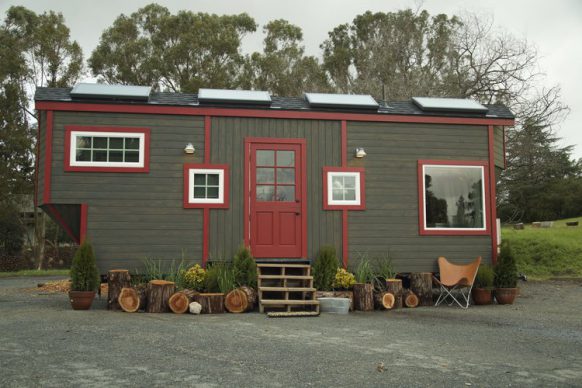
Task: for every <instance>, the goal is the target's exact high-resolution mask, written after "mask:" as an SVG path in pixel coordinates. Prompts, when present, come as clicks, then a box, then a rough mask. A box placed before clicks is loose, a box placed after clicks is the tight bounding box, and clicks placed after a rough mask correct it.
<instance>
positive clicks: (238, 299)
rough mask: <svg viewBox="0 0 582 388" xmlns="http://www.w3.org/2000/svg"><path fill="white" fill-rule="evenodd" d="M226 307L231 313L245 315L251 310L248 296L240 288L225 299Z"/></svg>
mask: <svg viewBox="0 0 582 388" xmlns="http://www.w3.org/2000/svg"><path fill="white" fill-rule="evenodd" d="M224 307H226V310H227V311H228V312H231V313H244V312H245V311H247V309H248V308H249V300H248V298H247V294H245V293H244V292H243V291H241V290H240V289H238V288H237V289H235V290H232V291H230V292H229V293H228V294H226V296H225V297H224Z"/></svg>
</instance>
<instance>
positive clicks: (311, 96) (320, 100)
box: [305, 93, 378, 109]
mask: <svg viewBox="0 0 582 388" xmlns="http://www.w3.org/2000/svg"><path fill="white" fill-rule="evenodd" d="M305 99H306V100H307V102H309V105H310V106H314V107H322V108H360V109H378V103H377V102H376V100H374V99H373V98H372V96H370V95H369V94H331V93H305Z"/></svg>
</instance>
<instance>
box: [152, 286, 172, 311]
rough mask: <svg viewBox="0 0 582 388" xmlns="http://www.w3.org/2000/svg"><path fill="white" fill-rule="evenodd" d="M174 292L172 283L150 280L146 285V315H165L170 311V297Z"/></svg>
mask: <svg viewBox="0 0 582 388" xmlns="http://www.w3.org/2000/svg"><path fill="white" fill-rule="evenodd" d="M175 291H176V285H175V284H174V283H173V282H168V281H165V280H152V281H150V283H149V284H148V291H147V296H148V302H147V306H146V312H148V313H167V312H169V311H170V306H169V303H168V302H169V300H170V296H172V294H174V292H175Z"/></svg>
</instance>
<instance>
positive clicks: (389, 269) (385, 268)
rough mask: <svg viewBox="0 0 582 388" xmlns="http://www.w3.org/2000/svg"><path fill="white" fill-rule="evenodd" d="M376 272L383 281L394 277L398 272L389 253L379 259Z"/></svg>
mask: <svg viewBox="0 0 582 388" xmlns="http://www.w3.org/2000/svg"><path fill="white" fill-rule="evenodd" d="M374 272H375V275H376V277H378V278H380V280H383V281H386V279H394V278H395V277H396V275H397V272H396V271H395V270H394V265H393V264H392V259H391V258H390V256H389V255H386V256H385V257H382V258H380V259H378V260H377V264H376V269H375V271H374Z"/></svg>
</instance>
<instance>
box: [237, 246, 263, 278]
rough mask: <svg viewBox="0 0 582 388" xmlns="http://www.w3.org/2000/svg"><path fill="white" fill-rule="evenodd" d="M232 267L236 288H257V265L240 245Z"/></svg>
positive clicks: (247, 249)
mask: <svg viewBox="0 0 582 388" xmlns="http://www.w3.org/2000/svg"><path fill="white" fill-rule="evenodd" d="M232 266H233V270H234V273H235V283H236V285H237V286H239V287H240V286H248V287H252V288H256V287H257V263H255V259H254V257H253V255H252V254H251V251H250V249H249V248H248V247H246V246H244V245H241V246H240V247H239V248H238V251H237V252H236V254H235V255H234V257H233V260H232Z"/></svg>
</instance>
